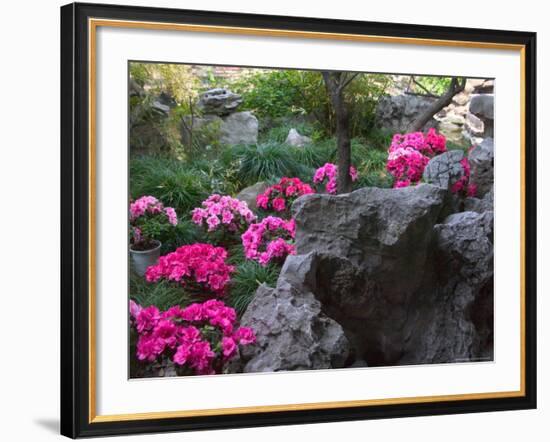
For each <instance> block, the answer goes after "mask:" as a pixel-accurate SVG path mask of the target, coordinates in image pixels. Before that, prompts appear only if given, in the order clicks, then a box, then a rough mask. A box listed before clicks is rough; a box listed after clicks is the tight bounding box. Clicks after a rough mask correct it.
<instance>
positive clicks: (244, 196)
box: [235, 181, 268, 210]
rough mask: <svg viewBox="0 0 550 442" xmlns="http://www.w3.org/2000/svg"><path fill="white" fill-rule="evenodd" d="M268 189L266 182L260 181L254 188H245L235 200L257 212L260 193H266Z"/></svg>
mask: <svg viewBox="0 0 550 442" xmlns="http://www.w3.org/2000/svg"><path fill="white" fill-rule="evenodd" d="M267 188H268V185H267V183H266V182H264V181H260V182H258V183H256V184H253V185H252V186H248V187H245V188H244V189H243V190H241V191H240V192H239V193H238V194H237V195H235V198H237V199H238V200H240V201H244V202H245V203H246V204H247V205H248V207H249V208H250V209H251V210H256V209H257V208H258V207H257V206H256V197H257V196H258V195H259V194H260V193H263V192H265V190H266V189H267Z"/></svg>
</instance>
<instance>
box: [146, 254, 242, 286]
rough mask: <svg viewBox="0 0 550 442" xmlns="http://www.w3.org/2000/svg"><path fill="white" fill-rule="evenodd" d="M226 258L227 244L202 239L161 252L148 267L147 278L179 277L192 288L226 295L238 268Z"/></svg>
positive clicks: (181, 281) (173, 279) (178, 278)
mask: <svg viewBox="0 0 550 442" xmlns="http://www.w3.org/2000/svg"><path fill="white" fill-rule="evenodd" d="M226 258H227V251H226V250H225V249H224V248H223V247H215V246H213V245H211V244H201V243H195V244H191V245H185V246H181V247H179V248H178V249H176V251H174V252H171V253H168V254H167V255H164V256H161V257H160V258H159V262H158V264H156V265H153V266H150V267H149V268H147V271H146V272H145V278H146V279H147V281H148V282H157V281H159V280H161V279H165V280H169V281H178V282H179V283H180V284H181V285H182V286H184V287H185V288H187V289H188V290H193V291H199V292H203V291H207V292H211V293H213V294H215V295H216V296H223V295H224V293H225V290H226V287H227V285H228V283H229V281H230V278H231V273H232V272H233V271H234V270H235V268H234V267H233V266H231V265H228V264H226V262H225V260H226Z"/></svg>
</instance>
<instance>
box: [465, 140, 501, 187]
mask: <svg viewBox="0 0 550 442" xmlns="http://www.w3.org/2000/svg"><path fill="white" fill-rule="evenodd" d="M494 156H495V149H494V143H493V139H492V138H485V139H484V140H483V142H482V143H481V144H478V145H477V146H475V147H474V148H473V149H472V150H471V151H470V154H469V155H468V160H469V162H470V167H471V175H470V182H471V183H473V184H475V185H476V186H477V195H478V196H483V195H485V194H486V193H487V192H489V191H490V190H491V189H492V187H493V181H494Z"/></svg>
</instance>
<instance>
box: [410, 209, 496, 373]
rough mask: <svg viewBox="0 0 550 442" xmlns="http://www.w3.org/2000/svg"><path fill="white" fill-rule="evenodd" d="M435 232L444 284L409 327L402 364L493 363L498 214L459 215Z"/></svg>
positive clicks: (438, 286)
mask: <svg viewBox="0 0 550 442" xmlns="http://www.w3.org/2000/svg"><path fill="white" fill-rule="evenodd" d="M434 231H435V233H436V252H435V260H436V266H437V278H438V282H439V284H438V285H436V290H435V291H434V293H433V295H432V298H431V301H430V302H429V303H427V304H426V306H427V308H423V309H420V310H417V311H416V312H415V313H414V315H413V317H412V318H411V319H412V320H411V321H410V322H409V323H408V325H407V326H406V330H407V333H410V336H411V338H410V339H409V341H408V343H407V346H406V347H407V350H406V352H405V355H404V357H403V359H402V361H401V362H402V363H406V364H418V363H423V362H425V361H426V360H429V361H433V362H470V361H488V360H492V359H493V212H490V211H489V212H485V213H483V214H478V213H474V212H462V213H457V214H454V215H451V216H449V217H448V218H446V219H445V221H444V222H443V223H442V224H439V225H436V226H435V228H434ZM419 330H421V331H420V332H419Z"/></svg>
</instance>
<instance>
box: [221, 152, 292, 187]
mask: <svg viewBox="0 0 550 442" xmlns="http://www.w3.org/2000/svg"><path fill="white" fill-rule="evenodd" d="M223 160H224V162H226V163H227V164H232V163H233V164H235V163H236V164H237V167H238V175H239V177H240V179H241V180H242V182H243V184H244V185H247V186H248V185H252V184H254V183H256V182H258V181H272V180H275V179H277V178H280V177H283V176H296V175H297V174H298V173H299V172H300V167H301V165H300V164H297V163H296V162H295V161H294V158H293V157H292V155H291V154H290V152H289V150H288V146H286V145H284V144H278V143H265V144H257V145H248V146H243V145H239V146H232V147H229V148H228V149H226V150H225V152H224V153H223Z"/></svg>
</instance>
